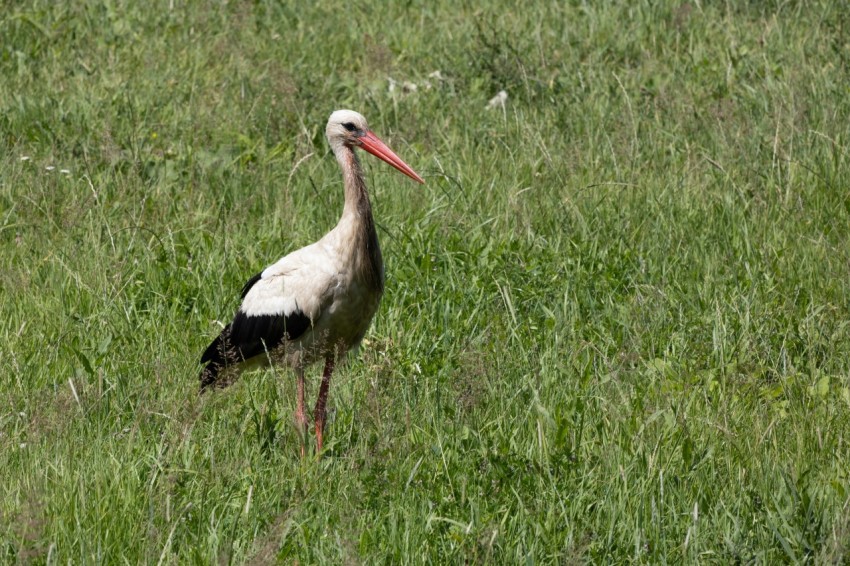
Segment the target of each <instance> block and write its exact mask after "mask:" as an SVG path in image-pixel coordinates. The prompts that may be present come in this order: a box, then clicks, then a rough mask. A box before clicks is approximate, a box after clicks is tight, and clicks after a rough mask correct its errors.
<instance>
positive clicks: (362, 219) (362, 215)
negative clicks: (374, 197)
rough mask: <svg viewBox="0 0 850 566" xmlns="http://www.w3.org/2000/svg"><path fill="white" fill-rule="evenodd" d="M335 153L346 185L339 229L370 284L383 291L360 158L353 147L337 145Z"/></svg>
mask: <svg viewBox="0 0 850 566" xmlns="http://www.w3.org/2000/svg"><path fill="white" fill-rule="evenodd" d="M334 153H335V154H336V158H337V161H339V164H340V168H341V169H342V177H343V185H344V187H345V206H344V207H343V210H342V217H341V218H340V219H339V223H338V224H337V226H336V228H335V231H337V232H338V237H339V242H340V245H341V246H342V247H343V248H344V249H346V250H347V255H349V257H350V258H351V260H352V262H353V267H354V268H355V270H357V271H358V272H359V274H360V276H361V277H362V278H363V279H364V280H365V281H366V282H367V283H368V284H370V285H371V286H374V287H375V288H376V289H377V290H379V291H382V290H383V288H384V264H383V260H382V258H381V248H380V246H379V245H378V233H377V231H376V230H375V221H374V219H373V217H372V203H371V202H370V201H369V193H368V191H367V190H366V182H365V179H364V178H363V170H362V169H361V167H360V161H359V160H358V159H357V155H356V154H355V153H354V150H353V149H351V148H349V147H345V146H342V147H340V148H335V149H334Z"/></svg>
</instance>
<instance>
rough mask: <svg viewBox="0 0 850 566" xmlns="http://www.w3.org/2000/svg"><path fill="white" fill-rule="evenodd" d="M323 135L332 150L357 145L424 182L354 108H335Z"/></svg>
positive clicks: (415, 179)
mask: <svg viewBox="0 0 850 566" xmlns="http://www.w3.org/2000/svg"><path fill="white" fill-rule="evenodd" d="M325 135H327V137H328V142H329V143H330V144H331V147H332V148H333V149H334V151H336V150H337V148H342V147H350V148H354V147H359V148H360V149H363V150H365V151H367V152H369V153H371V154H372V155H374V156H375V157H377V158H379V159H381V160H383V161H386V162H387V163H389V164H390V165H392V166H393V167H395V168H396V169H398V170H399V171H401V172H402V173H404V174H405V175H407V176H408V177H410V178H411V179H413V180H414V181H417V182H419V183H424V182H425V181H424V180H423V179H422V177H420V176H419V175H417V174H416V172H415V171H414V170H413V169H412V168H411V167H410V166H409V165H408V164H407V163H405V162H404V161H402V159H401V158H400V157H399V156H398V155H396V154H395V152H393V150H391V149H390V148H389V147H387V145H386V144H385V143H384V142H382V141H381V140H380V139H378V136H376V135H375V133H374V132H373V131H372V130H370V129H369V125H368V124H367V123H366V118H364V117H363V115H362V114H360V113H359V112H355V111H354V110H337V111H335V112H334V113H333V114H331V117H330V119H328V126H327V128H326V129H325Z"/></svg>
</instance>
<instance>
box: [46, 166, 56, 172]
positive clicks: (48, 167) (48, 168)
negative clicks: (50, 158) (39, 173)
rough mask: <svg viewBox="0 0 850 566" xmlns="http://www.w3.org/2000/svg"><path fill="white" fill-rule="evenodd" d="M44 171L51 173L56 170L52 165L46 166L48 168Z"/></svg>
mask: <svg viewBox="0 0 850 566" xmlns="http://www.w3.org/2000/svg"><path fill="white" fill-rule="evenodd" d="M45 169H46V170H47V171H53V170H54V169H56V167H54V166H53V165H48V166H46V167H45Z"/></svg>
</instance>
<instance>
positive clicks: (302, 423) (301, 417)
mask: <svg viewBox="0 0 850 566" xmlns="http://www.w3.org/2000/svg"><path fill="white" fill-rule="evenodd" d="M296 371H297V372H298V383H297V385H296V390H297V394H298V405H297V406H296V407H295V424H296V425H297V426H298V436H299V437H300V438H301V457H302V458H303V457H304V441H305V439H306V437H307V415H306V414H304V368H302V367H299V368H298V369H297V370H296Z"/></svg>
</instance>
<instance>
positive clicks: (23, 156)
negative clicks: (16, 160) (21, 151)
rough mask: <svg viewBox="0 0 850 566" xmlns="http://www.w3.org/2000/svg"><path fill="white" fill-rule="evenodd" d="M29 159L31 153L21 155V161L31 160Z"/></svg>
mask: <svg viewBox="0 0 850 566" xmlns="http://www.w3.org/2000/svg"><path fill="white" fill-rule="evenodd" d="M29 160H30V156H29V155H22V156H21V161H29Z"/></svg>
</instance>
